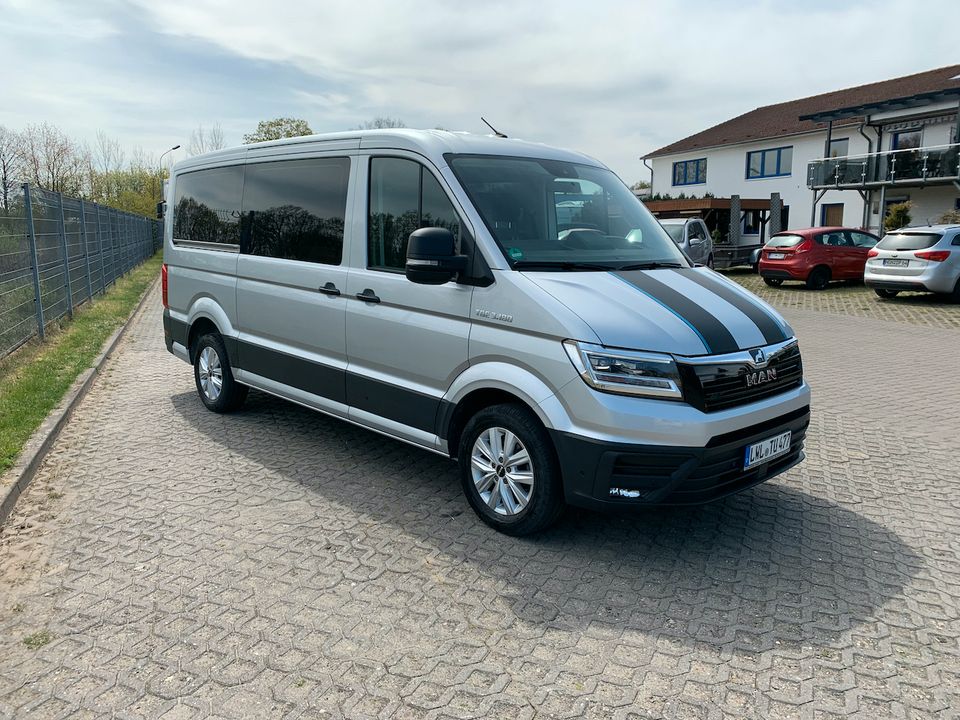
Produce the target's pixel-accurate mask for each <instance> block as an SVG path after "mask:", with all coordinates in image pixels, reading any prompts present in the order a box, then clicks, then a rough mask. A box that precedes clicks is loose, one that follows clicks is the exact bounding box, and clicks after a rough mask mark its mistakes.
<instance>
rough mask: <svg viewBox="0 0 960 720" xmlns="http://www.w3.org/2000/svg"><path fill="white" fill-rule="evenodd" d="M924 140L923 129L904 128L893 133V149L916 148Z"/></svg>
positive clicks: (891, 147) (891, 146)
mask: <svg viewBox="0 0 960 720" xmlns="http://www.w3.org/2000/svg"><path fill="white" fill-rule="evenodd" d="M922 142H923V130H904V131H903V132H895V133H894V134H893V142H892V143H891V145H890V149H891V150H915V149H916V148H918V147H920V145H921V144H922Z"/></svg>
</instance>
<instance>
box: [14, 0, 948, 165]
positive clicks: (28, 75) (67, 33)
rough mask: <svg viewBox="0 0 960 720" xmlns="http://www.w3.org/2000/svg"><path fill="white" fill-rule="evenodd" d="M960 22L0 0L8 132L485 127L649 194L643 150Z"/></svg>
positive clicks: (712, 9)
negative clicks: (297, 120)
mask: <svg viewBox="0 0 960 720" xmlns="http://www.w3.org/2000/svg"><path fill="white" fill-rule="evenodd" d="M81 7H82V8H84V9H83V10H82V11H81V9H80V8H81ZM958 26H960V2H957V0H925V1H924V2H922V3H904V2H902V0H900V1H897V2H893V1H892V0H891V1H889V2H888V1H886V0H871V1H864V2H856V1H850V2H833V1H830V2H826V1H820V0H807V1H804V2H799V1H798V2H792V3H790V2H784V1H780V2H772V1H770V2H756V1H750V0H743V1H741V2H736V3H734V2H718V1H717V0H687V1H685V2H671V1H670V0H657V1H656V2H638V1H637V0H622V1H621V2H607V1H605V0H589V1H588V2H585V1H584V0H579V1H578V2H567V1H565V0H553V1H552V2H549V3H547V2H531V1H526V2H524V1H523V0H510V1H505V0H484V1H483V2H476V3H462V2H457V1H456V0H448V1H446V2H427V1H426V0H424V1H422V2H417V1H414V0H391V1H390V2H387V1H385V0H384V1H383V2H374V1H370V0H349V1H348V2H343V1H340V0H323V1H322V2H316V1H313V2H308V1H301V0H282V1H281V2H262V1H257V2H254V1H253V0H126V1H121V0H85V1H84V2H83V3H77V2H67V1H64V2H58V1H56V0H0V47H2V48H3V51H4V55H5V56H6V59H7V63H6V72H5V73H4V77H3V83H2V85H0V88H2V90H0V92H2V98H3V99H2V102H0V124H2V125H6V126H7V127H11V128H22V127H23V126H24V125H26V124H28V123H37V122H43V121H47V122H51V123H53V124H55V125H58V126H60V127H61V128H62V129H63V130H64V131H66V132H67V133H69V134H70V135H72V136H74V137H77V138H80V139H85V140H93V139H94V138H95V137H96V133H97V131H98V130H103V131H105V132H106V133H108V134H109V135H112V136H114V137H116V138H118V139H119V140H121V141H122V143H123V144H124V145H125V146H126V147H127V148H132V147H133V146H141V147H142V148H143V149H144V150H146V151H147V152H151V153H154V154H157V155H159V153H160V152H162V151H163V150H165V149H166V148H168V147H170V146H171V145H174V144H177V143H182V144H183V145H186V144H187V139H188V137H189V135H190V131H191V130H192V129H193V128H195V127H197V125H199V124H201V123H202V124H204V125H207V126H209V125H210V124H212V123H220V124H221V126H222V128H223V130H224V134H225V137H226V140H227V142H228V144H237V143H239V142H240V140H241V136H242V135H243V133H245V132H249V131H251V130H252V129H253V128H254V127H255V126H256V123H257V121H258V120H261V119H266V118H271V117H276V116H278V115H288V116H296V117H303V118H305V119H306V120H307V121H308V122H309V123H310V125H311V126H312V127H313V129H314V131H316V132H326V131H333V130H342V129H347V128H350V127H355V126H356V125H358V124H359V123H360V122H362V121H364V120H367V119H370V118H372V117H374V116H377V115H387V116H392V117H397V118H401V119H402V120H403V121H404V122H405V123H406V124H407V125H408V126H409V127H435V126H438V125H439V126H443V127H445V128H449V129H455V130H469V131H472V132H487V129H486V128H485V126H483V125H482V124H481V122H480V115H484V116H485V117H487V118H488V119H489V120H491V121H492V122H493V123H494V124H495V125H497V126H498V128H499V129H501V130H503V131H504V132H506V133H507V134H508V135H510V136H515V137H522V138H525V139H528V140H536V141H540V142H546V143H550V144H554V145H560V146H564V147H570V148H574V149H577V150H581V151H584V152H587V153H589V154H591V155H594V156H595V157H598V158H599V159H601V160H602V161H603V162H605V163H607V164H608V165H610V166H611V167H612V168H613V169H614V170H616V171H617V172H618V173H620V174H621V175H622V176H623V178H624V179H625V180H626V181H627V182H632V181H634V180H637V179H641V178H646V177H647V171H646V169H645V168H644V167H643V166H642V164H641V162H640V160H639V159H638V158H639V156H640V155H642V154H644V153H645V152H649V151H650V150H653V149H656V148H657V147H660V146H661V145H664V144H666V143H669V142H672V141H674V140H677V139H679V138H681V137H683V136H685V135H688V134H690V133H692V132H696V131H698V130H701V129H703V128H705V127H708V126H710V125H713V124H715V123H717V122H721V121H723V120H726V119H728V118H730V117H733V116H735V115H739V114H740V113H743V112H746V111H748V110H751V109H752V108H754V107H757V106H760V105H767V104H771V103H776V102H780V101H783V100H790V99H795V98H799V97H804V96H807V95H813V94H817V93H820V92H826V91H829V90H835V89H839V88H842V87H849V86H852V85H859V84H862V83H866V82H872V81H875V80H881V79H886V78H890V77H896V76H899V75H906V74H909V73H912V72H919V71H922V70H928V69H931V68H935V67H940V66H944V65H949V64H952V63H956V62H958V60H960V51H958V50H957V43H956V28H957V27H958Z"/></svg>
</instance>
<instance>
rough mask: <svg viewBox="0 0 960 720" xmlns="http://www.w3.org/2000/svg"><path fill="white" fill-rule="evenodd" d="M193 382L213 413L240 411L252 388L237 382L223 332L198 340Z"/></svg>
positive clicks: (209, 334) (204, 402)
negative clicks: (222, 335)
mask: <svg viewBox="0 0 960 720" xmlns="http://www.w3.org/2000/svg"><path fill="white" fill-rule="evenodd" d="M193 379H194V380H195V381H196V383H197V393H198V394H199V395H200V400H201V401H202V402H203V404H204V405H206V406H207V409H208V410H212V411H213V412H217V413H224V412H230V411H231V410H236V409H237V408H239V407H240V406H241V405H243V401H244V400H246V399H247V392H248V390H249V388H247V386H246V385H241V384H240V383H238V382H237V381H236V380H234V379H233V372H232V371H231V369H230V359H229V358H228V357H227V349H226V347H224V344H223V338H222V337H220V334H219V333H208V334H206V335H202V336H200V337H199V338H198V339H197V342H196V346H195V347H194V350H193Z"/></svg>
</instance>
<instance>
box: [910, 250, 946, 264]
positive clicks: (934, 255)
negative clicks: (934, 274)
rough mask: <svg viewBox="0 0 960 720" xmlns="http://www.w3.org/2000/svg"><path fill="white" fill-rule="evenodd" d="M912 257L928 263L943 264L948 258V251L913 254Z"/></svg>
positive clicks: (928, 251)
mask: <svg viewBox="0 0 960 720" xmlns="http://www.w3.org/2000/svg"><path fill="white" fill-rule="evenodd" d="M913 256H914V257H918V258H920V259H921V260H929V261H930V262H943V261H944V260H946V259H947V258H948V257H950V251H949V250H927V251H926V252H915V253H914V254H913Z"/></svg>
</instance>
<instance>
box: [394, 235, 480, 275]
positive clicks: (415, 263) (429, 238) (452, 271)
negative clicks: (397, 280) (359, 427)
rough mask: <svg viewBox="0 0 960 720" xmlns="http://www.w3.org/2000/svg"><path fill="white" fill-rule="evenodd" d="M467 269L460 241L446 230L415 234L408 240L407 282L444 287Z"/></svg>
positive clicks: (465, 257)
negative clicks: (458, 247) (459, 253)
mask: <svg viewBox="0 0 960 720" xmlns="http://www.w3.org/2000/svg"><path fill="white" fill-rule="evenodd" d="M466 269H467V256H466V255H457V241H456V239H455V238H454V237H453V233H452V232H450V231H449V230H447V229H446V228H438V227H426V228H420V229H419V230H414V231H413V232H412V233H410V237H409V238H408V239H407V265H406V274H407V280H410V281H411V282H415V283H420V284H421V285H443V284H444V283H445V282H449V281H450V280H452V279H453V276H454V275H456V274H457V273H460V272H463V271H464V270H466Z"/></svg>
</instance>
